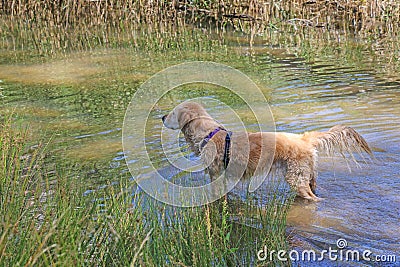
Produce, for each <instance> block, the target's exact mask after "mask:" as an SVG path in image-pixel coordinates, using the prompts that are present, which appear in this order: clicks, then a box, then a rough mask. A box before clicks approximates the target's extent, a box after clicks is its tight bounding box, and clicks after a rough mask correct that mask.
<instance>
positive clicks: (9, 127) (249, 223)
mask: <svg viewBox="0 0 400 267" xmlns="http://www.w3.org/2000/svg"><path fill="white" fill-rule="evenodd" d="M26 133H27V131H26V130H24V129H22V128H20V127H16V125H15V123H14V121H13V119H12V116H9V117H7V118H6V119H4V118H2V119H1V121H0V164H1V168H0V191H1V195H0V213H1V214H2V216H1V217H0V265H1V266H55V265H59V266H70V265H76V266H88V265H89V266H166V265H168V266H176V265H180V266H210V265H216V266H227V265H230V266H238V265H250V264H252V263H254V262H256V261H257V258H256V253H257V251H258V250H259V249H260V248H262V247H263V246H264V245H266V246H268V248H269V249H271V250H272V249H275V250H276V249H285V248H287V246H288V245H287V242H286V234H285V230H286V214H287V212H288V209H289V207H290V203H291V201H292V198H291V197H290V196H289V197H286V196H285V195H284V194H282V193H279V192H278V191H271V194H270V195H271V199H270V201H269V202H268V203H267V204H264V205H260V206H259V205H252V202H251V201H249V202H247V203H246V204H245V205H243V204H239V205H238V206H237V207H241V208H237V207H235V206H234V205H228V204H227V202H226V201H225V200H224V201H219V202H217V203H213V204H209V205H207V206H204V207H200V208H176V207H171V206H168V205H165V204H162V203H158V202H156V201H155V200H152V199H150V198H148V197H146V196H145V195H144V194H143V193H140V191H138V190H134V189H135V188H136V186H135V185H134V184H132V183H131V182H130V180H129V177H127V176H124V175H121V174H120V175H119V178H117V179H116V178H115V177H116V174H110V172H109V170H107V169H104V168H103V169H102V168H101V167H100V166H98V169H97V175H99V176H101V177H105V178H106V180H108V181H109V182H108V184H107V185H106V186H102V187H101V188H97V189H96V190H91V191H87V188H88V186H87V181H86V179H88V178H87V177H88V173H89V172H90V171H91V170H90V169H88V168H86V167H82V166H78V165H72V166H69V165H68V166H63V165H61V164H59V163H58V164H55V165H54V164H50V165H49V164H45V162H46V152H45V151H44V150H43V149H44V148H45V146H44V145H41V146H35V147H34V148H30V149H29V148H28V147H27V145H26ZM111 181H114V182H111ZM132 191H135V192H136V193H135V194H132ZM274 261H276V259H273V261H271V262H265V263H266V264H270V265H271V266H276V262H275V263H274Z"/></svg>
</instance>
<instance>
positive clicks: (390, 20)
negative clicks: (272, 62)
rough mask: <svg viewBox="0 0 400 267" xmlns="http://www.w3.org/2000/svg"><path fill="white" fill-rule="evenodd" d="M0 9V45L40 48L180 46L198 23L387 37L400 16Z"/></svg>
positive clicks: (87, 6) (368, 0)
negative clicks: (305, 29)
mask: <svg viewBox="0 0 400 267" xmlns="http://www.w3.org/2000/svg"><path fill="white" fill-rule="evenodd" d="M0 10H1V11H0V15H1V18H2V19H1V20H0V39H1V44H0V46H1V47H2V48H3V49H5V50H8V51H10V50H11V51H15V50H25V51H30V50H34V51H37V52H39V54H42V55H43V54H55V53H59V52H67V51H71V50H90V49H95V48H97V47H103V48H104V47H120V46H123V47H134V48H137V49H150V50H152V51H153V50H155V51H157V50H165V49H169V48H171V47H172V48H176V49H183V48H184V46H185V42H187V41H188V40H191V41H192V42H196V41H199V40H200V39H201V37H199V36H198V35H199V32H202V30H197V31H196V30H195V28H196V29H206V30H207V31H211V30H213V31H215V32H216V33H217V36H218V35H220V36H223V32H224V31H225V29H226V28H227V27H233V28H234V29H235V30H237V31H241V32H245V33H248V34H250V35H251V36H252V38H253V37H254V36H255V35H257V34H266V32H270V31H292V30H293V29H294V30H296V31H297V30H299V29H304V28H311V29H319V30H321V29H322V30H324V31H334V32H335V31H336V32H341V33H344V34H347V35H351V36H354V35H356V36H361V37H366V36H371V35H372V36H378V37H382V36H387V35H397V33H398V32H399V22H400V3H399V2H398V1H394V0H355V1H347V0H329V1H308V0H295V1H289V0H281V1H274V0H271V1H238V0H228V1H211V0H210V1H177V0H174V1H161V0H152V1H150V0H145V1H127V0H125V1H123V0H107V1H101V0H94V1H93V0H91V1H89V0H78V1H75V0H55V1H50V0H44V1H35V0H13V1H6V0H2V1H1V2H0ZM193 34H194V35H195V36H196V35H197V36H198V37H197V38H191V37H193ZM220 39H222V38H220ZM250 41H253V39H251V40H250Z"/></svg>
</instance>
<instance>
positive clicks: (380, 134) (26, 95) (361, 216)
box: [0, 44, 400, 266]
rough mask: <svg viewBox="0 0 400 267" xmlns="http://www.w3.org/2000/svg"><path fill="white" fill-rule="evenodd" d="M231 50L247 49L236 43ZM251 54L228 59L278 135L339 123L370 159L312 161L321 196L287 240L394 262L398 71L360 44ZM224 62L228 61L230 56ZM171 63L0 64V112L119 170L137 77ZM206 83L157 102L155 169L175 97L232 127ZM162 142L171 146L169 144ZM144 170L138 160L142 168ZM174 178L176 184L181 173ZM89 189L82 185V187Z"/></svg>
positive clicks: (399, 236) (150, 131)
mask: <svg viewBox="0 0 400 267" xmlns="http://www.w3.org/2000/svg"><path fill="white" fill-rule="evenodd" d="M235 46H237V44H235ZM233 50H239V51H249V50H250V48H248V47H246V46H245V45H242V46H241V47H240V49H237V47H235V48H234V49H233ZM254 51H257V52H256V53H254V54H253V55H252V56H251V60H250V61H251V62H252V63H251V64H248V63H247V64H243V65H242V64H238V63H237V60H238V59H237V58H235V59H234V60H235V63H232V64H233V65H239V66H242V67H239V69H240V70H241V71H242V72H244V73H248V74H249V75H250V76H251V77H253V78H255V79H256V81H257V83H258V84H259V86H260V88H261V90H262V91H263V93H264V94H265V95H266V96H268V97H269V98H270V106H271V109H272V111H273V114H274V118H275V123H276V128H277V130H278V131H286V132H293V133H302V132H304V131H318V130H327V129H329V128H330V127H332V126H333V125H335V124H346V125H350V126H352V127H354V128H355V129H357V131H359V132H360V133H361V134H362V135H363V136H364V137H365V139H366V140H367V141H368V143H369V144H370V145H371V147H372V149H373V151H374V155H375V159H374V160H373V161H368V162H367V163H364V162H362V161H360V163H359V166H357V165H356V164H352V163H349V164H350V167H351V172H350V171H349V169H348V166H347V163H346V162H345V161H343V160H342V159H341V158H335V159H333V160H331V159H326V158H322V159H321V160H320V164H319V176H318V188H317V195H318V196H320V197H322V198H324V200H323V201H321V202H318V203H312V204H310V203H305V202H304V201H301V200H299V201H296V202H295V203H294V205H293V207H292V209H291V212H290V214H289V218H288V220H289V229H288V232H289V233H290V236H291V238H292V239H293V240H294V241H293V243H294V245H293V246H294V247H295V248H297V249H299V250H302V249H306V248H315V249H319V250H322V249H328V247H329V246H334V245H335V244H336V241H337V240H338V239H339V238H344V239H346V240H347V242H348V247H349V248H352V249H357V250H359V251H362V250H365V249H369V250H371V251H372V252H373V254H374V255H384V254H387V255H397V258H398V261H399V260H400V254H399V252H400V245H399V244H400V195H399V192H400V180H399V179H400V159H399V158H400V157H399V156H400V146H399V143H400V129H399V125H400V75H398V76H397V75H394V74H393V73H392V74H390V75H389V74H387V73H384V72H382V71H377V70H375V68H374V66H375V65H377V64H380V63H382V62H377V61H376V59H375V58H374V57H373V55H372V54H370V53H371V52H370V51H367V50H365V51H362V57H360V58H359V61H358V62H354V60H353V61H351V60H350V61H349V60H344V59H343V58H341V57H340V56H338V55H337V54H331V55H330V54H328V55H317V57H316V58H315V60H313V61H312V62H308V61H306V60H305V59H303V58H301V57H299V56H296V55H294V54H293V53H289V52H287V50H285V49H281V48H279V49H273V48H269V49H264V48H263V47H259V48H256V49H255V50H254ZM241 57H242V59H241V60H243V61H246V62H247V60H248V57H250V56H248V55H246V53H243V55H242V56H241ZM239 58H240V57H239ZM189 59H191V58H190V57H189ZM169 60H170V61H169ZM185 60H188V58H186V59H185ZM226 61H227V62H225V63H226V64H229V59H227V60H226ZM232 61H233V59H232ZM132 62H134V64H132ZM179 62H180V61H179V59H176V58H174V57H171V59H169V58H166V59H164V61H161V63H160V62H157V61H156V60H154V59H149V58H146V57H143V56H141V55H138V54H135V53H133V52H132V53H127V51H118V50H108V51H100V52H98V53H91V54H75V55H71V56H70V57H69V58H68V60H65V59H64V60H60V61H55V62H51V63H45V64H33V65H28V66H24V65H2V66H0V80H2V82H1V83H0V98H1V101H2V102H3V106H2V107H0V112H1V113H2V114H4V113H7V112H9V111H11V110H14V112H15V113H16V114H18V116H20V117H21V118H22V119H24V120H25V121H28V122H29V125H30V127H31V128H32V132H33V133H32V135H33V137H32V140H34V139H35V136H40V135H41V134H43V133H45V134H48V133H49V132H50V134H53V135H56V138H54V140H55V142H56V144H57V145H58V147H57V148H55V149H54V152H55V153H57V154H58V155H61V156H62V157H63V158H65V159H68V160H78V161H81V162H96V161H101V160H103V161H105V162H109V164H110V168H113V169H117V170H121V171H126V170H127V168H126V165H125V162H124V160H125V157H124V154H123V153H122V147H121V143H120V140H121V127H122V120H123V116H124V110H125V108H126V106H127V103H128V102H129V100H130V98H131V97H132V94H133V92H134V91H135V89H136V87H137V86H138V85H139V84H140V83H141V82H143V81H144V80H146V79H147V78H148V77H149V76H150V75H152V74H154V73H155V72H157V71H159V70H161V69H162V66H169V65H173V64H175V63H179ZM252 66H253V67H254V69H252ZM214 89H215V88H214ZM214 89H213V88H211V89H210V88H201V90H198V91H196V93H195V94H192V93H187V92H180V93H177V94H174V95H172V96H170V97H165V98H164V100H163V101H164V102H160V103H159V104H158V105H156V107H155V109H154V112H153V113H152V114H151V117H150V118H149V121H148V127H147V133H146V144H147V146H148V150H149V151H150V155H151V156H152V157H153V158H154V159H155V166H157V167H165V163H166V161H165V160H164V159H163V158H162V157H161V156H160V155H163V153H162V151H161V146H160V130H161V127H162V126H161V122H160V118H161V116H162V115H163V114H165V113H166V112H167V111H168V110H169V109H170V108H171V107H173V105H174V104H176V103H177V102H179V101H183V100H186V99H188V98H189V97H193V96H197V97H201V96H206V97H207V98H205V100H204V99H203V100H204V101H206V104H207V103H208V109H209V111H210V113H211V114H212V115H213V116H215V117H216V118H217V119H218V120H219V121H221V122H222V123H224V124H225V125H226V126H227V127H229V128H230V129H235V127H238V125H236V124H235V123H233V122H232V121H231V120H230V117H229V116H227V115H226V112H225V110H224V109H223V108H221V106H219V105H218V104H217V103H216V102H215V101H214V100H215V99H218V98H221V99H222V100H225V101H229V99H230V97H229V95H228V93H226V92H225V91H223V90H222V91H220V92H219V91H218V92H217V90H214ZM207 101H208V102H207ZM232 105H233V107H234V109H235V110H237V111H238V113H240V114H241V116H242V118H244V120H243V121H244V123H245V125H246V126H247V127H248V128H249V129H250V130H252V129H256V128H257V127H256V125H253V123H254V122H253V118H252V117H251V115H249V111H248V109H246V108H245V107H244V106H243V104H241V103H232ZM167 134H170V135H171V136H173V135H174V133H172V132H169V133H167ZM175 134H176V133H175ZM180 140H181V141H182V146H184V144H183V140H182V138H181V139H180ZM166 145H167V148H168V147H169V148H171V149H173V143H172V142H171V143H168V144H166ZM172 153H173V152H172ZM189 157H192V156H191V155H189ZM148 167H149V166H142V168H143V169H144V170H145V169H147V168H148ZM167 171H171V170H167ZM178 173H179V172H178ZM202 178H203V177H202V176H201V175H193V176H191V179H192V181H190V182H191V183H192V184H202V183H204V181H203V180H202ZM177 179H178V180H177V181H179V179H180V181H181V180H182V176H179V175H178V177H177ZM92 182H93V184H95V185H98V184H100V185H101V184H102V182H101V181H92ZM181 182H182V181H181ZM183 182H185V181H183ZM93 188H95V187H94V186H93V185H88V190H89V191H90V190H91V189H93ZM89 191H88V192H89ZM325 263H326V264H328V265H329V262H325ZM363 264H366V265H368V264H369V263H368V262H364V263H363ZM332 265H334V266H336V265H335V264H332Z"/></svg>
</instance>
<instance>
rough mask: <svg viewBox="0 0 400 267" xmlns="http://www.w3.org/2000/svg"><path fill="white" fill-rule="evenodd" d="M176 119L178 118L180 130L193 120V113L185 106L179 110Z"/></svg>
mask: <svg viewBox="0 0 400 267" xmlns="http://www.w3.org/2000/svg"><path fill="white" fill-rule="evenodd" d="M177 118H178V124H179V128H181V129H182V128H183V127H185V125H186V124H188V123H189V122H191V121H192V120H193V119H194V115H193V111H192V110H191V109H190V108H188V107H187V106H183V107H182V108H180V109H179V111H178V114H177Z"/></svg>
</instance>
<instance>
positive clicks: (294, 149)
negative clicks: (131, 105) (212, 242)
mask: <svg viewBox="0 0 400 267" xmlns="http://www.w3.org/2000/svg"><path fill="white" fill-rule="evenodd" d="M162 120H163V123H164V125H165V126H166V127H167V128H170V129H175V130H178V129H179V130H181V131H182V132H183V134H184V136H185V139H186V141H187V142H188V143H189V145H190V147H191V149H192V151H193V152H194V153H195V154H196V155H200V157H201V159H202V160H203V162H204V164H205V165H206V166H207V168H206V170H207V171H208V173H209V175H210V177H211V180H214V179H216V178H218V177H219V176H220V175H221V174H223V173H224V171H225V168H224V164H223V157H224V148H225V136H226V131H225V130H221V131H219V132H217V133H216V134H215V135H214V136H213V137H212V138H211V140H210V141H209V142H208V143H207V144H206V145H205V146H204V147H201V144H202V142H203V140H204V138H205V137H206V136H207V135H208V134H209V133H210V132H212V131H213V130H215V129H216V128H218V127H221V128H222V129H224V128H223V126H222V125H221V124H220V123H218V122H217V121H216V120H214V119H213V118H212V117H211V116H210V115H209V114H208V113H207V111H206V110H205V109H204V108H203V106H202V105H200V104H199V103H197V102H189V101H188V102H184V103H181V104H179V105H178V106H176V107H175V108H174V109H173V110H172V111H171V112H170V113H169V114H168V115H165V116H164V117H163V118H162ZM319 152H325V153H327V154H328V155H330V156H331V155H333V154H334V153H340V154H341V155H342V156H344V153H350V154H351V153H353V152H357V153H362V152H366V153H368V154H369V155H372V152H371V149H370V147H369V146H368V144H367V142H366V141H365V140H364V138H363V137H362V136H361V135H360V134H358V133H357V132H356V131H355V130H354V129H353V128H351V127H348V126H343V125H336V126H334V127H332V128H331V129H330V130H329V131H326V132H306V133H303V134H293V133H285V132H257V133H248V132H233V134H232V138H231V149H230V162H229V165H228V168H227V169H226V174H227V176H240V177H242V178H249V177H251V176H254V175H258V176H266V175H268V173H269V172H270V171H271V169H280V170H283V171H284V173H285V179H286V181H287V182H288V183H289V185H290V186H291V187H292V188H293V189H294V190H296V192H297V195H298V196H300V197H302V198H305V199H309V200H312V201H318V200H320V198H318V197H317V196H316V195H315V189H316V185H317V183H316V178H317V171H316V165H317V159H318V153H319ZM270 166H272V167H271V168H270Z"/></svg>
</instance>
